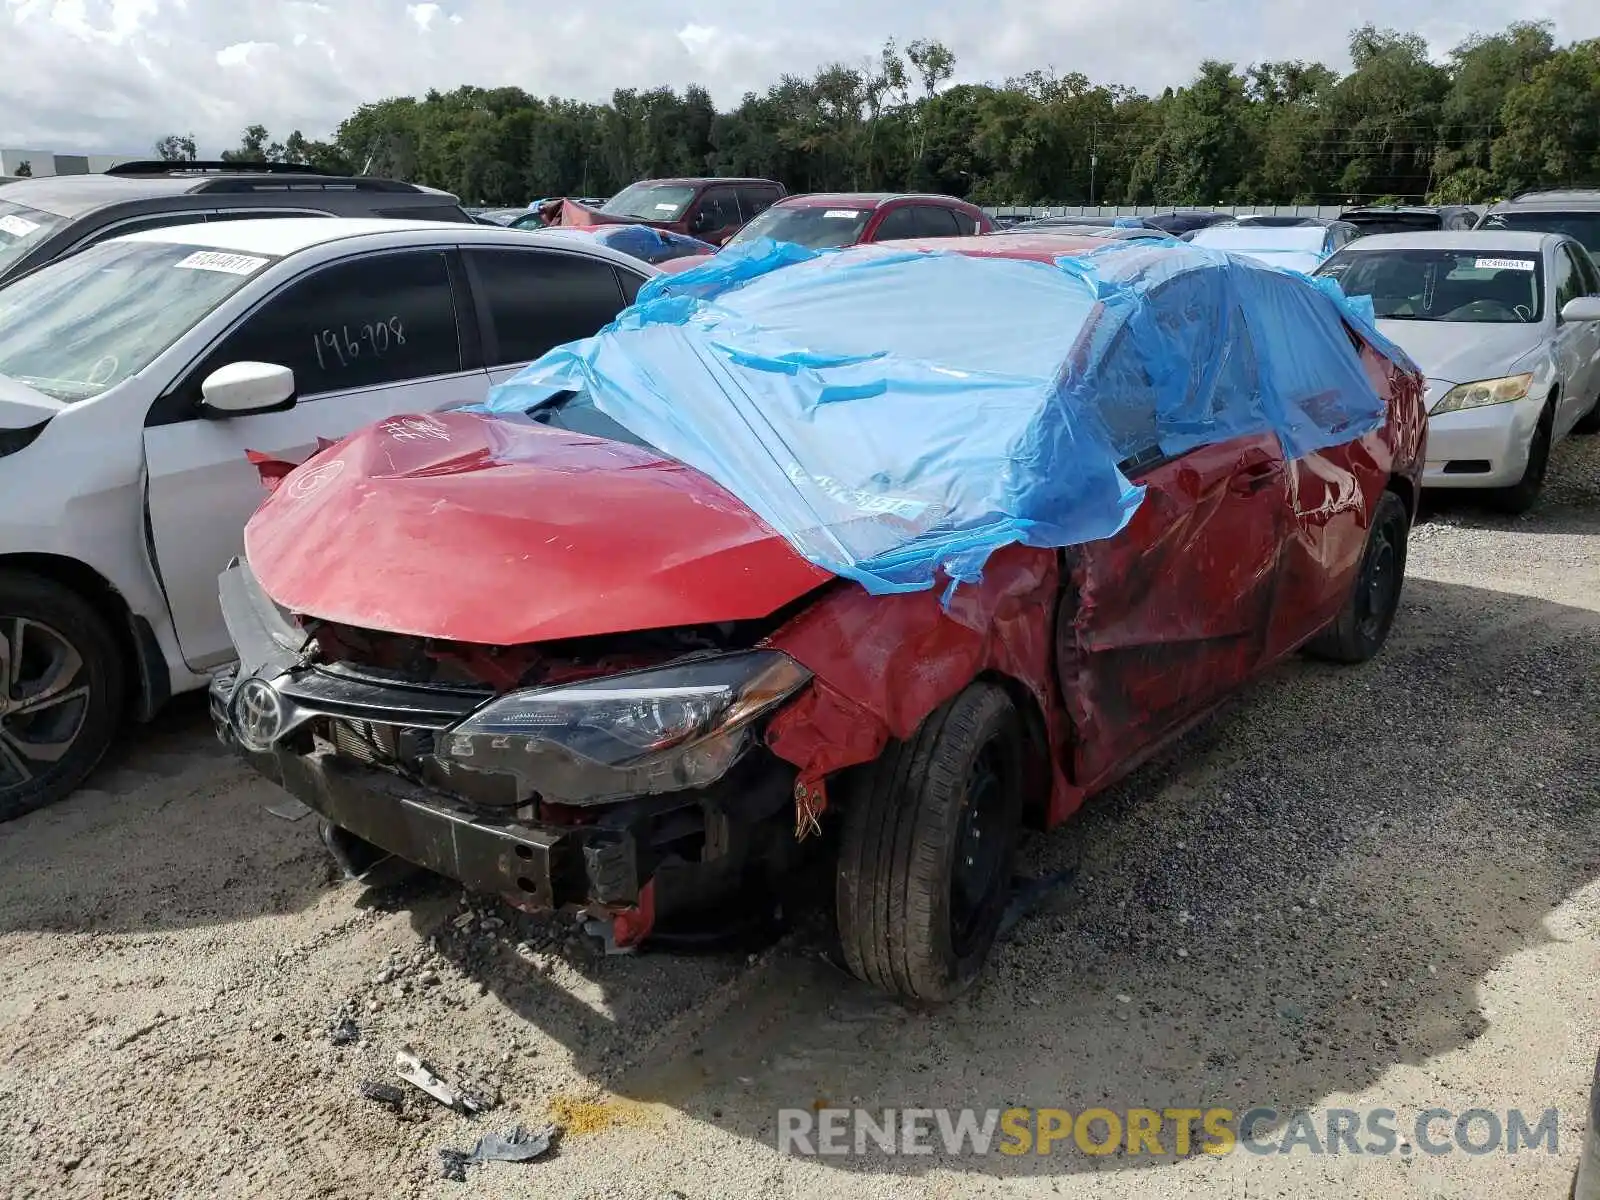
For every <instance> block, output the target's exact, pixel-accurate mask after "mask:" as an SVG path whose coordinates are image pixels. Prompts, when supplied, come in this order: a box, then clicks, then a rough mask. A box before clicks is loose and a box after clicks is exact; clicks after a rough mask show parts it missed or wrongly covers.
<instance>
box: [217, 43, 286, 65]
mask: <svg viewBox="0 0 1600 1200" xmlns="http://www.w3.org/2000/svg"><path fill="white" fill-rule="evenodd" d="M277 48H278V47H277V46H276V45H275V44H274V43H272V42H235V43H234V44H233V45H231V46H224V47H223V48H222V49H221V50H218V51H217V66H219V67H247V66H251V65H252V64H251V61H250V59H251V56H253V55H256V54H259V53H261V52H262V51H266V50H276V49H277Z"/></svg>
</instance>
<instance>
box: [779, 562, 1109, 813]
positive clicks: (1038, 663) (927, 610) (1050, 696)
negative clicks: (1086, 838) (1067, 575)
mask: <svg viewBox="0 0 1600 1200" xmlns="http://www.w3.org/2000/svg"><path fill="white" fill-rule="evenodd" d="M1058 557H1059V556H1058V552H1056V551H1053V550H1036V549H1031V548H1028V547H1022V546H1009V547H1006V548H1005V549H1003V550H1000V551H998V552H996V554H995V555H994V556H993V557H992V558H991V559H990V560H989V562H988V564H987V565H986V567H985V569H984V577H983V580H982V582H981V583H979V584H978V585H976V586H974V587H970V588H963V589H961V590H960V591H958V592H957V593H956V596H955V599H954V600H953V602H952V603H951V607H950V608H949V609H948V610H946V609H945V608H943V607H942V606H941V603H940V598H939V593H938V592H934V591H925V592H906V593H901V594H899V595H893V596H872V595H869V594H868V593H867V592H866V591H864V590H863V589H861V588H858V587H840V588H839V589H838V590H836V591H835V592H834V593H833V594H832V595H830V596H828V597H827V598H826V599H824V600H822V601H820V602H819V603H817V604H816V605H815V606H813V607H812V608H810V609H809V610H807V611H806V612H805V613H803V614H801V615H800V616H799V617H797V618H795V620H793V621H791V622H790V623H789V624H787V625H785V626H783V627H782V628H781V629H779V630H778V631H777V632H776V633H775V634H773V635H772V637H771V638H770V639H769V641H768V644H769V645H771V646H773V647H775V648H776V649H779V650H782V651H783V652H784V653H786V654H788V655H789V656H790V657H792V658H793V659H795V660H796V661H797V662H799V663H800V664H801V665H802V666H804V667H806V668H807V669H808V670H810V671H811V672H812V673H813V674H814V675H815V676H816V678H815V680H814V681H813V683H812V685H811V687H810V688H809V689H807V691H806V692H805V693H803V694H802V695H801V696H800V698H799V699H798V700H797V701H796V702H795V703H793V704H791V705H790V706H789V707H788V708H786V709H784V710H783V711H782V712H780V713H779V714H778V715H777V717H775V718H774V719H773V721H772V723H771V725H770V726H768V729H767V744H768V745H769V746H770V747H771V749H772V750H773V752H774V753H776V754H777V755H778V756H779V757H780V758H783V759H785V760H787V761H788V762H791V763H793V764H794V765H795V766H796V767H798V768H799V769H800V791H801V793H802V794H804V795H805V796H806V797H808V798H811V797H816V798H818V799H808V800H806V801H803V802H802V811H801V812H800V814H799V816H800V819H801V821H802V823H803V822H804V821H805V820H806V819H807V817H809V816H812V815H815V811H819V810H820V808H821V806H822V804H824V803H825V802H826V801H825V798H821V797H822V792H821V781H822V780H823V779H824V778H825V777H826V776H828V775H830V774H832V773H833V772H835V771H839V770H842V769H843V768H845V767H850V766H856V765H858V764H861V763H865V762H870V761H871V760H872V759H874V758H876V757H877V756H878V755H879V754H880V753H881V752H882V751H883V748H884V746H885V745H886V744H887V743H888V741H889V740H890V739H891V738H894V739H901V740H903V739H905V738H908V737H910V736H911V735H912V734H913V733H914V732H915V731H916V729H917V727H918V726H919V725H920V724H922V722H923V721H924V720H925V719H926V718H927V716H928V714H929V713H931V712H933V711H934V709H936V708H938V707H939V705H941V704H943V703H944V702H945V701H947V700H949V699H950V698H951V697H952V696H954V695H956V694H957V693H958V692H959V691H961V689H962V688H964V687H966V686H967V684H969V683H971V682H972V680H973V679H975V678H976V677H977V676H979V675H981V674H984V673H986V672H992V673H994V674H998V675H1003V676H1006V677H1008V678H1010V679H1012V680H1014V681H1016V682H1018V683H1020V684H1021V685H1022V686H1024V687H1025V688H1026V689H1027V690H1028V691H1029V692H1030V693H1031V694H1032V695H1033V698H1034V699H1035V700H1036V701H1037V702H1038V707H1039V711H1040V712H1041V713H1042V714H1043V715H1044V718H1045V725H1046V736H1047V737H1048V739H1049V741H1050V742H1051V746H1050V752H1049V754H1048V757H1049V759H1050V761H1051V763H1052V764H1053V765H1052V768H1051V782H1050V787H1049V793H1050V796H1049V819H1050V820H1051V821H1052V822H1054V821H1059V820H1062V819H1064V818H1065V817H1066V816H1067V815H1068V814H1069V813H1071V812H1072V810H1073V809H1075V808H1077V807H1078V805H1079V804H1080V803H1082V794H1081V792H1080V791H1079V790H1078V789H1077V788H1075V787H1073V786H1072V784H1071V782H1070V781H1069V780H1068V778H1067V776H1066V775H1065V774H1064V773H1063V771H1062V770H1061V764H1062V763H1064V762H1066V761H1067V760H1066V757H1065V754H1064V752H1065V750H1066V748H1067V747H1068V746H1069V745H1070V738H1069V736H1068V729H1067V727H1066V725H1065V724H1064V722H1063V721H1062V717H1061V706H1060V704H1059V703H1058V702H1057V701H1056V699H1055V685H1054V683H1053V681H1052V680H1051V678H1050V653H1051V651H1050V641H1051V626H1052V624H1053V622H1054V619H1055V609H1056V604H1057V601H1058V598H1059V596H1060V590H1061V589H1060V573H1059V570H1058V567H1057V562H1058ZM807 807H810V808H811V809H812V811H810V812H808V811H805V809H806V808H807Z"/></svg>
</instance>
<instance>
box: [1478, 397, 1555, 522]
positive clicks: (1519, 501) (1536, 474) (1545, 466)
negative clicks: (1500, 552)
mask: <svg viewBox="0 0 1600 1200" xmlns="http://www.w3.org/2000/svg"><path fill="white" fill-rule="evenodd" d="M1554 424H1555V412H1554V409H1553V408H1550V407H1547V408H1546V409H1545V410H1544V413H1543V415H1541V416H1540V417H1539V424H1538V425H1536V426H1534V430H1533V437H1532V438H1531V439H1530V440H1529V442H1528V465H1527V467H1525V468H1524V469H1523V472H1522V478H1521V479H1519V480H1517V482H1516V483H1514V484H1512V485H1511V486H1510V487H1507V488H1498V489H1496V490H1495V491H1493V492H1490V493H1489V503H1491V504H1493V505H1494V506H1495V507H1496V508H1497V509H1499V510H1500V511H1501V512H1503V513H1512V514H1513V515H1515V514H1520V513H1525V512H1527V511H1528V510H1529V509H1530V508H1532V507H1533V506H1534V505H1535V504H1537V503H1538V502H1539V493H1540V492H1542V491H1544V480H1545V476H1546V475H1547V474H1548V473H1549V471H1550V441H1551V434H1552V431H1553V430H1552V427H1553V426H1554Z"/></svg>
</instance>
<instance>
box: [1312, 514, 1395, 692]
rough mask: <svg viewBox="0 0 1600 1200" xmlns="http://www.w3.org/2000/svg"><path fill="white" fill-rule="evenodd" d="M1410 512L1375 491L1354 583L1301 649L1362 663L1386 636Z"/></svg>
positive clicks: (1335, 658) (1387, 635)
mask: <svg viewBox="0 0 1600 1200" xmlns="http://www.w3.org/2000/svg"><path fill="white" fill-rule="evenodd" d="M1410 533H1411V514H1410V512H1409V511H1407V509H1406V505H1405V501H1403V500H1401V499H1400V497H1399V496H1397V495H1395V494H1394V493H1393V492H1388V491H1386V492H1384V493H1383V494H1382V495H1381V496H1379V497H1378V503H1377V506H1376V507H1375V508H1374V509H1373V512H1372V525H1371V527H1370V528H1369V529H1368V530H1367V548H1366V550H1365V551H1363V553H1362V555H1361V569H1360V570H1359V571H1358V572H1357V573H1356V582H1355V586H1354V587H1353V588H1352V589H1351V590H1350V598H1349V599H1348V600H1346V601H1345V605H1344V608H1343V610H1341V611H1340V613H1339V616H1338V618H1337V619H1336V620H1335V621H1334V623H1333V624H1332V625H1330V626H1328V628H1326V629H1325V630H1323V631H1322V632H1321V633H1319V634H1318V635H1317V636H1316V637H1315V638H1313V639H1312V640H1311V642H1310V643H1309V644H1308V645H1307V646H1306V653H1307V654H1309V655H1311V656H1312V657H1314V658H1325V659H1327V660H1329V661H1330V662H1340V663H1364V662H1366V661H1367V660H1368V659H1369V658H1371V657H1372V656H1373V655H1374V654H1376V653H1377V652H1378V651H1379V650H1381V649H1383V643H1384V642H1385V641H1387V640H1388V637H1389V627H1390V626H1391V625H1393V624H1394V615H1395V613H1396V612H1397V611H1399V608H1400V589H1401V588H1402V587H1403V586H1404V584H1405V577H1406V540H1407V538H1408V537H1409V536H1410Z"/></svg>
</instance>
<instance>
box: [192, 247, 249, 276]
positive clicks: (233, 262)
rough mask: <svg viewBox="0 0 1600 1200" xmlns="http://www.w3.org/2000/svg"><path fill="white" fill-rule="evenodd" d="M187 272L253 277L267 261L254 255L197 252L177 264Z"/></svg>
mask: <svg viewBox="0 0 1600 1200" xmlns="http://www.w3.org/2000/svg"><path fill="white" fill-rule="evenodd" d="M177 265H178V266H180V267H182V268H183V269H184V270H186V271H221V272H222V273H223V274H224V275H253V274H255V273H256V272H257V271H259V270H260V269H261V268H262V267H264V266H266V265H267V260H266V259H264V258H257V257H255V256H254V255H253V254H224V253H222V252H221V251H220V250H196V251H195V252H194V253H193V254H191V255H189V257H188V258H186V259H184V260H183V261H182V262H180V263H178V264H177Z"/></svg>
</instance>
